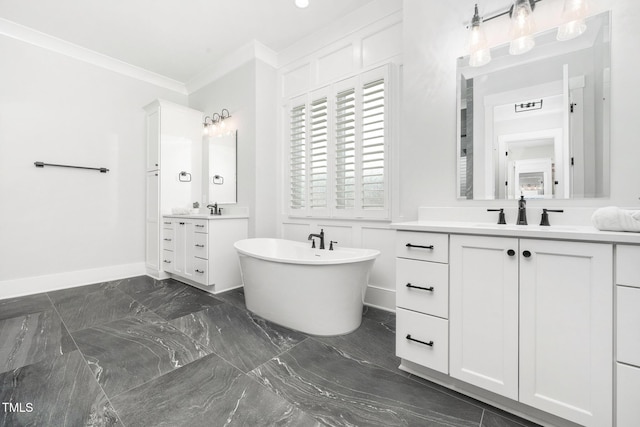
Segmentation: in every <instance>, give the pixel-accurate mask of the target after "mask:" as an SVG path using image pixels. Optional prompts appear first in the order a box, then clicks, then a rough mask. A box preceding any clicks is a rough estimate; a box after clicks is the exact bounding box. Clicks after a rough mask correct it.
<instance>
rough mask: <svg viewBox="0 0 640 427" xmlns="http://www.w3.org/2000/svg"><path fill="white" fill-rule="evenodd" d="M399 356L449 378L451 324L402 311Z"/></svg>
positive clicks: (398, 322) (398, 313) (398, 323)
mask: <svg viewBox="0 0 640 427" xmlns="http://www.w3.org/2000/svg"><path fill="white" fill-rule="evenodd" d="M409 338H411V339H413V340H418V341H421V342H417V341H412V340H411V339H409ZM396 356H398V357H401V358H403V359H406V360H409V361H411V362H414V363H417V364H419V365H422V366H426V367H427V368H431V369H434V370H436V371H440V372H443V373H445V374H447V373H448V372H449V322H447V321H446V320H444V319H441V318H439V317H434V316H429V315H426V314H420V313H416V312H415V311H409V310H405V309H402V308H398V309H397V311H396Z"/></svg>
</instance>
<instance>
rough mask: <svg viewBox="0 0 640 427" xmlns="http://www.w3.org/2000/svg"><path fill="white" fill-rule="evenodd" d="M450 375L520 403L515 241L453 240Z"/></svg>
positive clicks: (516, 241)
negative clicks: (518, 400)
mask: <svg viewBox="0 0 640 427" xmlns="http://www.w3.org/2000/svg"><path fill="white" fill-rule="evenodd" d="M450 248H451V255H450V263H449V265H450V285H449V286H450V299H451V301H450V313H449V327H450V332H449V333H450V337H449V342H450V345H449V349H450V350H449V352H450V356H449V361H450V367H449V368H450V375H451V376H452V377H455V378H458V379H459V380H462V381H465V382H468V383H470V384H473V385H476V386H478V387H482V388H484V389H486V390H489V391H492V392H494V393H498V394H500V395H503V396H506V397H509V398H511V399H514V400H517V399H518V256H517V254H518V239H515V238H500V237H485V236H455V235H454V236H451V242H450Z"/></svg>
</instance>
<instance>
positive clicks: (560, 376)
mask: <svg viewBox="0 0 640 427" xmlns="http://www.w3.org/2000/svg"><path fill="white" fill-rule="evenodd" d="M519 257H520V401H521V402H522V403H525V404H528V405H531V406H533V407H536V408H538V409H541V410H543V411H546V412H549V413H552V414H555V415H558V416H560V417H562V418H566V419H568V420H571V421H574V422H576V423H578V424H581V425H584V426H594V427H595V426H598V427H600V426H608V425H612V423H613V419H612V403H613V402H612V401H613V397H612V396H613V388H612V381H613V344H612V343H613V336H612V334H613V274H612V271H613V270H612V269H613V267H612V264H613V247H612V245H609V244H597V243H580V242H559V241H548V240H528V239H521V240H520V254H519Z"/></svg>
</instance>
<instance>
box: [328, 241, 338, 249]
mask: <svg viewBox="0 0 640 427" xmlns="http://www.w3.org/2000/svg"><path fill="white" fill-rule="evenodd" d="M334 243H338V242H336V241H334V240H331V241H329V250H330V251H332V250H333V244H334Z"/></svg>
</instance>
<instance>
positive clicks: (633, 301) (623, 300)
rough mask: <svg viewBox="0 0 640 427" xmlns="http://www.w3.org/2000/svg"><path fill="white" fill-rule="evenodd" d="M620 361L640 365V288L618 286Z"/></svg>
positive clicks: (618, 345) (618, 344) (618, 343)
mask: <svg viewBox="0 0 640 427" xmlns="http://www.w3.org/2000/svg"><path fill="white" fill-rule="evenodd" d="M616 290H617V293H618V295H617V298H618V309H617V326H616V327H617V347H618V352H617V353H618V361H619V362H623V363H629V364H631V365H636V366H640V333H639V332H638V331H640V289H636V288H627V287H624V286H617V289H616Z"/></svg>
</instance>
